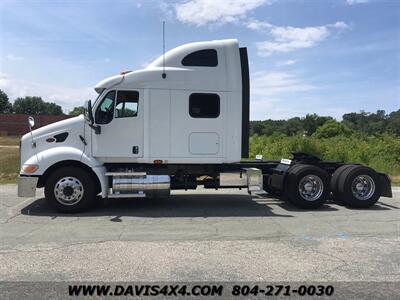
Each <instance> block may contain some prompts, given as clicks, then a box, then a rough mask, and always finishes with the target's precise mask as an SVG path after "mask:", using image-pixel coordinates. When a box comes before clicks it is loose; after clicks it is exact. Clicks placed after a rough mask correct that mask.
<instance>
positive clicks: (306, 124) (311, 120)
mask: <svg viewBox="0 0 400 300" xmlns="http://www.w3.org/2000/svg"><path fill="white" fill-rule="evenodd" d="M328 120H332V117H321V116H318V115H317V114H312V115H311V114H307V115H306V116H305V118H304V119H303V120H302V121H303V128H304V131H305V132H306V134H307V135H312V134H313V133H314V132H315V131H316V130H317V128H318V127H319V126H322V125H323V124H325V122H326V121H328Z"/></svg>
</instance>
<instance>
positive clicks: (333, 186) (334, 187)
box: [331, 165, 353, 205]
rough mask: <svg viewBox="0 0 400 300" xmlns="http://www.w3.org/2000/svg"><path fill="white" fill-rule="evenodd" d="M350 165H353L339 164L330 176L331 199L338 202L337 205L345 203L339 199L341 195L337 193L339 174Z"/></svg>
mask: <svg viewBox="0 0 400 300" xmlns="http://www.w3.org/2000/svg"><path fill="white" fill-rule="evenodd" d="M350 167H353V165H343V166H340V167H339V168H337V169H336V171H335V172H334V173H333V175H332V178H331V191H332V196H333V201H334V202H335V203H336V204H339V205H345V204H346V203H345V202H344V201H343V200H342V199H341V197H340V195H339V193H338V183H339V178H340V175H341V174H342V173H343V172H344V171H345V170H347V169H348V168H350Z"/></svg>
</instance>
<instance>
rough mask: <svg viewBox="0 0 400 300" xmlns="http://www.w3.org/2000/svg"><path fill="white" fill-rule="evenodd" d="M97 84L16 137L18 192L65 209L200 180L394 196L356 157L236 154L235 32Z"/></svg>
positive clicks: (245, 81)
mask: <svg viewBox="0 0 400 300" xmlns="http://www.w3.org/2000/svg"><path fill="white" fill-rule="evenodd" d="M95 90H96V92H97V93H98V97H97V99H96V101H94V103H93V104H92V103H91V101H87V102H86V103H85V114H84V115H80V116H78V117H74V118H71V119H67V120H64V121H60V122H57V123H54V124H51V125H47V126H44V127H42V128H39V129H36V130H33V131H32V130H31V132H30V133H28V134H26V135H24V136H23V137H22V139H21V146H20V148H21V150H20V151H21V171H20V175H19V177H18V195H19V196H21V197H32V196H34V195H35V191H36V188H37V187H44V188H45V197H46V200H47V201H48V203H49V204H50V205H51V206H52V207H53V208H54V209H56V210H57V211H60V212H66V213H74V212H79V211H82V210H85V209H88V208H89V207H91V205H92V204H94V203H95V201H96V196H97V195H98V194H101V197H103V198H107V197H108V198H135V197H164V196H168V195H169V194H170V190H176V189H184V190H191V189H196V188H197V186H199V185H202V186H204V188H212V189H222V188H247V189H248V190H249V192H260V191H267V192H268V193H270V194H273V195H276V196H279V197H283V198H285V199H287V200H288V201H290V202H292V203H293V204H294V205H296V206H299V207H303V208H308V209H311V208H317V207H320V206H321V205H322V204H323V203H324V202H325V201H326V200H327V199H329V198H330V197H332V198H333V199H334V200H335V201H337V202H341V203H344V204H345V205H348V206H351V207H368V206H371V205H373V204H374V203H375V202H376V201H377V200H378V199H379V198H380V196H386V197H391V196H392V192H391V185H390V180H389V178H388V176H387V175H385V174H382V173H378V172H376V171H374V170H373V169H371V168H368V167H365V166H361V165H358V164H344V163H340V162H328V161H321V160H320V159H318V158H317V157H314V156H311V155H307V154H305V153H293V158H292V159H291V160H289V159H282V160H281V161H262V160H259V159H258V160H255V161H242V158H247V157H248V151H249V102H250V99H249V98H250V97H249V96H250V95H249V67H248V59H247V49H246V48H240V47H239V44H238V41H237V40H219V41H208V42H198V43H191V44H186V45H182V46H180V47H177V48H175V49H173V50H171V51H169V52H167V53H166V54H165V55H162V56H161V57H160V58H158V59H156V60H155V61H154V62H153V63H151V64H150V65H149V66H147V67H146V68H145V69H142V70H137V71H134V72H123V73H121V74H120V75H117V76H113V77H110V78H107V79H105V80H103V81H101V82H100V83H98V84H97V86H96V87H95ZM29 122H30V126H32V127H33V125H34V120H33V119H32V118H31V119H30V121H29Z"/></svg>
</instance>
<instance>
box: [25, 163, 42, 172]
mask: <svg viewBox="0 0 400 300" xmlns="http://www.w3.org/2000/svg"><path fill="white" fill-rule="evenodd" d="M37 169H39V165H29V164H27V165H23V166H22V169H21V172H22V173H27V174H32V173H35V172H36V171H37Z"/></svg>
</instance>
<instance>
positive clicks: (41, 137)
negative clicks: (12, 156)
mask: <svg viewBox="0 0 400 300" xmlns="http://www.w3.org/2000/svg"><path fill="white" fill-rule="evenodd" d="M80 137H83V138H85V119H84V117H83V115H80V116H77V117H74V118H70V119H66V120H62V121H59V122H56V123H52V124H49V125H46V126H43V127H41V128H38V129H36V130H33V131H32V137H31V134H30V132H28V133H27V134H25V135H24V136H23V137H22V139H21V165H22V164H24V163H25V162H26V161H27V160H28V159H29V158H31V157H33V156H37V157H39V159H40V158H42V157H44V156H43V155H42V153H44V151H46V150H47V149H50V148H54V147H72V148H75V149H79V150H80V151H84V147H85V146H84V144H83V142H82V140H81V138H80ZM32 138H33V142H34V143H35V147H33V146H32Z"/></svg>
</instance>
